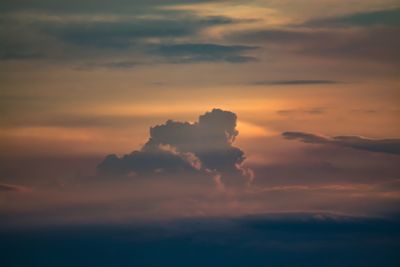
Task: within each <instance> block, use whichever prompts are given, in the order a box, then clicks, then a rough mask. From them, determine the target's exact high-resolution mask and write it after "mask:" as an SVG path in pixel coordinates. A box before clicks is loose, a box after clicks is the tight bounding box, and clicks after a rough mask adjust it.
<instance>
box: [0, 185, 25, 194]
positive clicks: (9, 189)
mask: <svg viewBox="0 0 400 267" xmlns="http://www.w3.org/2000/svg"><path fill="white" fill-rule="evenodd" d="M28 190H29V189H28V188H26V187H22V186H18V185H12V184H1V183H0V192H25V191H28Z"/></svg>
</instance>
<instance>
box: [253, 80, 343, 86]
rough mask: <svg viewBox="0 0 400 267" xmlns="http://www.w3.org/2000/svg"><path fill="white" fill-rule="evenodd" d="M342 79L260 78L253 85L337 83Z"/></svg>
mask: <svg viewBox="0 0 400 267" xmlns="http://www.w3.org/2000/svg"><path fill="white" fill-rule="evenodd" d="M336 83H340V81H335V80H308V79H307V80H260V81H255V82H251V83H250V84H251V85H313V84H315V85H318V84H336Z"/></svg>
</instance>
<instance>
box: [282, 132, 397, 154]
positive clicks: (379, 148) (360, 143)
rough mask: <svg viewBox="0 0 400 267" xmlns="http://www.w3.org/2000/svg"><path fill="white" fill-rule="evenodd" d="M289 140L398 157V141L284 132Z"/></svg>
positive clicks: (284, 135) (283, 134)
mask: <svg viewBox="0 0 400 267" xmlns="http://www.w3.org/2000/svg"><path fill="white" fill-rule="evenodd" d="M282 136H283V137H285V138H286V139H289V140H300V141H301V142H304V143H311V144H330V145H335V146H342V147H351V148H354V149H361V150H367V151H370V152H381V153H389V154H396V155H400V139H369V138H365V137H361V136H335V137H326V136H322V135H316V134H311V133H305V132H284V133H282Z"/></svg>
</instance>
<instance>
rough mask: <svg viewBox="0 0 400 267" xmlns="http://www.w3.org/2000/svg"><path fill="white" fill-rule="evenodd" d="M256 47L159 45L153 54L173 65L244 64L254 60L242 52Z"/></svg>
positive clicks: (191, 44)
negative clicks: (195, 63)
mask: <svg viewBox="0 0 400 267" xmlns="http://www.w3.org/2000/svg"><path fill="white" fill-rule="evenodd" d="M256 48H257V47H254V46H243V45H219V44H207V43H206V44H204V43H186V44H171V45H161V46H159V47H157V48H156V49H155V52H156V53H158V54H160V55H162V56H164V57H166V58H167V59H168V60H169V61H171V62H175V63H192V62H204V61H211V62H212V61H225V62H230V63H244V62H249V61H255V60H256V58H254V57H251V56H247V55H243V53H244V52H247V51H250V50H254V49H256Z"/></svg>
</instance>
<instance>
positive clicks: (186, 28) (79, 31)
mask: <svg viewBox="0 0 400 267" xmlns="http://www.w3.org/2000/svg"><path fill="white" fill-rule="evenodd" d="M229 23H234V20H231V19H229V18H225V17H196V16H186V15H185V14H181V15H180V16H174V17H170V16H164V17H162V18H159V19H150V18H146V19H144V18H130V19H129V20H126V21H100V22H99V21H97V22H82V21H80V22H53V23H48V22H45V23H37V24H36V25H35V26H36V27H37V28H39V29H40V30H42V31H44V32H46V33H47V34H49V35H51V36H54V37H57V38H59V39H61V40H62V41H64V42H67V43H72V44H76V45H87V46H93V47H98V48H115V49H121V48H128V47H132V46H134V45H137V44H138V43H140V42H142V41H143V40H144V39H146V38H172V37H182V36H190V35H193V34H195V33H197V32H198V31H199V30H200V29H204V28H206V27H209V26H215V25H221V24H229Z"/></svg>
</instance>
